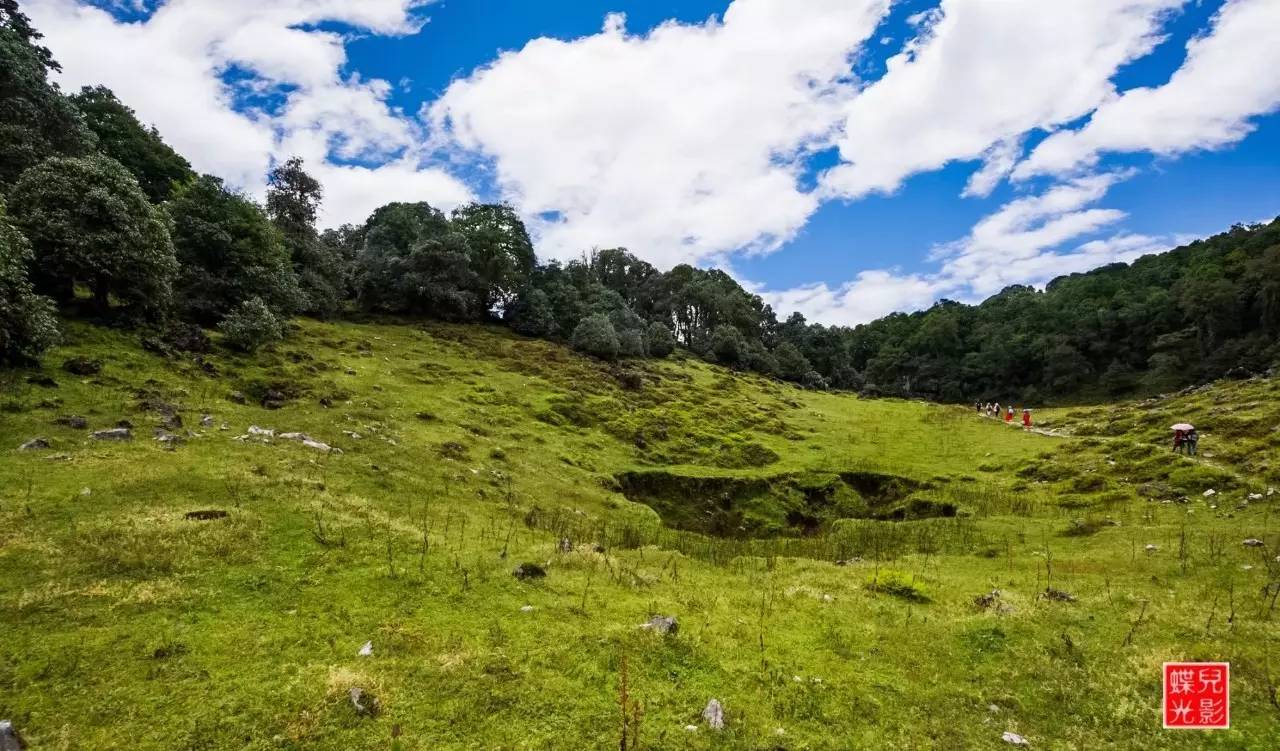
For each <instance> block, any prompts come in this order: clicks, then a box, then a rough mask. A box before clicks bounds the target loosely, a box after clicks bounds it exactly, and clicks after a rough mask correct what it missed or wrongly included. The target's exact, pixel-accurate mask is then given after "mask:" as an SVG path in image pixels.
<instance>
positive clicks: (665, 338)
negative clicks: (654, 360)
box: [644, 321, 676, 357]
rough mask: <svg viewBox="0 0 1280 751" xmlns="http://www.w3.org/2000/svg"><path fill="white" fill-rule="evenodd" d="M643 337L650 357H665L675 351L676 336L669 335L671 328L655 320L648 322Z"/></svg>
mask: <svg viewBox="0 0 1280 751" xmlns="http://www.w3.org/2000/svg"><path fill="white" fill-rule="evenodd" d="M644 338H645V347H646V348H647V349H648V350H649V356H650V357H666V356H667V355H670V354H671V353H672V352H675V351H676V338H675V337H674V336H672V335H671V329H668V328H667V327H666V326H663V325H662V324H661V323H658V322H657V321H654V322H653V323H651V324H649V328H648V329H647V330H646V331H645V337H644Z"/></svg>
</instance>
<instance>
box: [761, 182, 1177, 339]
mask: <svg viewBox="0 0 1280 751" xmlns="http://www.w3.org/2000/svg"><path fill="white" fill-rule="evenodd" d="M1128 176H1129V173H1126V172H1114V173H1108V174H1098V175H1086V176H1082V177H1079V178H1076V179H1074V180H1071V181H1069V182H1066V183H1063V184H1060V185H1056V186H1054V187H1052V188H1050V189H1048V190H1047V191H1045V192H1044V193H1042V194H1040V195H1035V196H1026V197H1022V198H1017V199H1015V200H1012V201H1009V202H1008V203H1006V204H1004V205H1003V206H1001V207H1000V208H999V209H998V210H997V211H995V212H993V213H992V214H990V215H988V216H986V217H984V218H983V219H982V220H981V221H979V222H978V223H977V224H975V225H974V227H973V229H972V230H970V232H969V234H968V235H967V236H965V237H964V238H962V239H960V240H956V241H954V242H951V243H946V244H944V245H941V246H939V247H937V248H935V249H934V252H933V254H932V256H931V258H932V260H934V261H935V262H937V263H938V264H939V266H938V268H937V270H936V271H933V272H931V273H914V274H904V273H901V272H898V271H896V270H884V269H881V270H875V271H863V272H860V273H858V274H857V275H856V276H855V277H854V279H853V281H850V282H847V283H845V284H843V285H840V286H838V287H836V288H835V289H832V288H831V287H830V286H829V285H826V284H810V285H803V286H800V287H796V288H793V289H788V290H777V291H769V290H758V291H759V294H760V295H761V297H763V298H764V299H765V301H766V302H769V303H770V304H771V305H773V306H774V308H775V309H778V310H783V311H786V310H799V311H800V312H802V313H804V314H805V316H806V317H808V318H811V319H813V320H816V321H821V322H823V323H832V324H843V325H850V324H856V323H863V322H866V321H870V320H872V319H874V318H878V317H880V316H884V315H887V314H889V313H892V312H895V311H905V310H919V309H921V308H925V307H928V306H929V305H930V304H931V303H933V302H935V301H937V300H939V299H941V298H944V297H946V298H950V299H953V300H960V301H962V302H971V303H972V302H978V301H981V300H982V299H984V298H986V297H989V296H990V295H992V294H995V293H996V292H999V291H1000V290H1001V289H1004V288H1005V287H1007V286H1009V285H1011V284H1032V285H1043V284H1045V283H1047V282H1049V281H1050V280H1052V279H1053V278H1055V277H1058V276H1062V275H1064V274H1073V273H1077V272H1082V271H1087V270H1089V269H1092V268H1096V267H1098V266H1103V265H1106V264H1109V263H1116V262H1128V261H1132V260H1134V259H1136V258H1138V257H1140V256H1143V255H1146V254H1148V253H1155V252H1159V251H1161V250H1164V249H1166V248H1169V247H1171V246H1173V245H1176V244H1178V243H1180V242H1185V241H1186V238H1185V237H1176V238H1171V237H1151V236H1147V235H1141V234H1134V233H1129V232H1124V231H1117V232H1114V233H1113V234H1111V235H1109V236H1107V237H1101V238H1095V239H1092V240H1088V241H1085V242H1082V243H1080V244H1078V245H1075V246H1074V247H1069V248H1067V249H1065V250H1064V249H1063V247H1064V246H1068V245H1070V244H1071V243H1073V242H1079V241H1080V240H1081V239H1083V238H1087V237H1090V236H1092V235H1096V234H1098V233H1099V232H1103V231H1108V230H1109V229H1110V228H1111V227H1113V226H1114V225H1115V224H1116V223H1117V222H1119V221H1120V220H1122V219H1123V218H1124V217H1125V214H1124V212H1122V211H1117V210H1115V209H1106V208H1096V207H1094V204H1095V203H1097V202H1098V201H1100V200H1101V199H1102V198H1103V197H1104V196H1105V195H1106V193H1107V191H1108V190H1109V189H1110V188H1111V186H1112V185H1114V184H1115V183H1117V182H1119V181H1121V180H1123V179H1125V178H1126V177H1128Z"/></svg>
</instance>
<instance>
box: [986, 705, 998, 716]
mask: <svg viewBox="0 0 1280 751" xmlns="http://www.w3.org/2000/svg"><path fill="white" fill-rule="evenodd" d="M987 711H988V712H990V713H991V714H998V713H999V712H1000V707H999V706H997V705H995V704H988V705H987Z"/></svg>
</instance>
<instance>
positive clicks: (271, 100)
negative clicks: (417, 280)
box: [26, 0, 1280, 323]
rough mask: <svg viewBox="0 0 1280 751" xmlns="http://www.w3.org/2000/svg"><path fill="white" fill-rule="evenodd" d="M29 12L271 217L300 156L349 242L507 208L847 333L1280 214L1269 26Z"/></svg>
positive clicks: (77, 73) (438, 12)
mask: <svg viewBox="0 0 1280 751" xmlns="http://www.w3.org/2000/svg"><path fill="white" fill-rule="evenodd" d="M26 6H27V7H28V11H29V12H30V13H31V14H32V16H33V18H34V20H35V21H36V23H37V24H38V25H39V27H40V28H41V29H42V30H43V31H45V32H46V34H47V37H48V39H47V41H48V43H49V45H50V46H51V47H52V48H53V50H54V53H55V55H56V56H57V57H58V58H59V60H61V61H62V63H63V65H64V68H65V71H64V74H63V79H62V83H63V85H64V86H68V87H73V86H79V85H82V84H86V83H105V84H106V85H108V86H110V87H112V88H113V89H115V90H116V91H117V93H118V94H119V95H120V96H121V97H122V99H124V100H125V101H126V102H127V103H129V104H130V105H132V106H133V107H134V108H135V109H137V111H138V112H139V114H140V116H141V117H142V118H143V119H144V120H147V121H149V122H154V123H155V124H156V125H157V126H158V127H159V128H160V130H161V132H162V134H163V135H164V136H165V137H166V139H167V140H169V141H170V142H171V143H173V144H174V145H175V146H176V147H177V148H179V150H180V151H182V152H183V153H184V154H186V155H187V156H188V157H189V158H191V159H192V161H193V163H194V164H196V166H197V167H198V168H200V169H202V170H204V171H210V172H214V173H216V174H219V175H221V176H223V177H225V178H227V179H228V180H229V181H231V182H232V183H233V184H236V185H238V186H240V187H242V188H243V189H244V190H246V191H247V192H249V193H251V194H260V192H261V190H262V176H263V175H264V174H265V171H266V169H268V168H269V166H270V164H271V163H273V162H274V161H278V160H279V159H282V158H284V157H286V156H288V155H289V154H295V153H296V154H301V155H303V156H304V158H305V159H306V160H307V162H308V164H309V165H310V166H311V168H312V170H313V171H314V172H316V174H317V176H318V177H319V178H320V179H321V180H322V182H323V183H324V184H325V185H326V189H327V194H328V201H327V204H326V211H325V221H326V222H328V223H331V224H336V223H340V222H343V221H360V220H361V219H362V218H363V217H364V216H366V215H367V214H368V212H369V211H370V210H371V209H372V208H374V207H376V206H377V205H379V204H381V203H384V202H386V201H389V200H427V201H430V202H432V203H433V204H435V205H439V206H441V207H443V208H449V207H451V206H453V205H456V204H457V203H460V202H463V201H466V200H472V199H479V200H506V201H510V202H512V203H513V204H514V205H516V206H517V208H519V209H521V211H522V212H524V213H525V215H526V220H527V221H528V222H529V224H530V227H531V228H532V230H533V231H534V233H535V237H536V238H537V241H538V245H539V249H540V252H541V253H542V254H543V255H544V257H548V258H550V257H556V258H567V257H573V256H574V255H577V254H579V253H581V252H583V251H586V250H588V249H589V248H590V247H592V246H602V247H603V246H612V245H625V246H627V247H628V248H629V249H631V250H632V251H633V252H634V253H636V254H637V255H639V256H641V257H644V258H646V259H648V260H650V261H651V262H653V263H655V264H656V265H658V266H660V267H669V266H671V265H673V264H675V263H680V262H689V263H696V264H700V265H716V266H721V267H723V268H726V269H727V270H729V271H730V272H731V273H732V274H734V275H735V276H736V277H737V278H738V279H740V280H741V281H742V282H743V283H744V284H746V285H748V286H750V287H752V288H753V289H756V290H757V291H759V292H760V293H761V294H762V295H763V296H765V298H766V299H767V300H768V301H769V302H771V303H773V304H774V306H775V307H776V308H778V309H780V310H781V311H783V312H789V311H790V310H792V309H798V310H801V311H802V312H804V313H805V314H806V315H808V316H810V317H811V318H814V319H817V320H822V321H826V322H831V323H856V322H858V321H861V320H867V319H868V318H870V317H873V316H876V315H882V314H884V313H887V312H890V311H892V310H897V309H913V308H919V307H924V306H927V305H929V304H930V303H931V302H932V301H934V300H937V299H940V298H943V297H947V298H951V299H962V300H968V301H976V300H980V299H982V298H983V297H985V296H986V295H989V294H991V293H993V292H995V291H998V289H999V288H1001V287H1002V286H1004V285H1006V284H1010V283H1031V284H1043V283H1044V282H1046V281H1048V279H1050V278H1052V277H1053V276H1055V275H1057V274H1060V273H1070V272H1073V271H1079V270H1083V269H1086V268H1091V267H1093V266H1096V265H1101V264H1103V263H1108V262H1112V261H1116V260H1121V261H1123V260H1130V259H1132V258H1134V257H1137V256H1138V255H1141V254H1143V253H1147V252H1154V251H1158V250H1161V249H1166V248H1168V247H1172V246H1173V245H1174V244H1177V243H1178V242H1181V241H1185V240H1186V239H1187V238H1191V237H1197V236H1204V235H1208V234H1212V233H1214V232H1218V231H1221V230H1223V229H1225V228H1227V227H1229V226H1230V225H1231V224H1233V223H1236V222H1253V221H1264V220H1269V219H1271V218H1272V217H1274V216H1276V215H1277V214H1278V213H1280V114H1276V107H1277V104H1280V83H1278V82H1277V79H1280V76H1277V75H1276V74H1275V72H1274V71H1275V70H1277V69H1280V67H1278V66H1280V53H1278V52H1277V51H1276V49H1275V48H1276V47H1277V46H1278V45H1276V44H1275V43H1274V40H1275V39H1276V38H1280V3H1276V2H1274V1H1273V0H1212V1H1210V0H1205V1H1203V2H1197V1H1196V0H1186V1H1185V2H1184V1H1182V0H1079V2H1075V1H1074V0H1073V2H1071V3H1049V4H1045V3H1041V2H1037V1H1036V0H1022V1H1017V2H1015V1H1012V0H1011V2H1007V3H997V4H992V3H983V2H981V0H944V1H943V2H941V3H939V2H927V1H924V0H903V1H902V2H896V3H894V2H889V1H888V0H812V2H806V3H794V2H787V1H786V0H736V2H732V3H731V2H728V1H727V0H719V1H718V2H711V1H708V0H681V1H676V0H656V1H650V2H635V1H632V0H611V1H599V0H580V1H576V2H570V1H568V0H548V1H545V2H536V3H534V2H527V1H524V0H443V1H442V2H435V3H427V4H423V3H421V2H416V1H415V0H366V1H365V2H362V3H326V2H316V1H315V0H280V1H279V2H275V3H260V2H257V3H255V2H249V0H220V1H219V2H212V1H211V0H208V1H206V0H171V1H170V2H167V3H155V2H147V1H145V0H138V1H135V0H100V1H99V2H96V3H88V2H79V1H77V0H30V1H29V2H28V3H26ZM261 6H270V7H265V8H264V7H261ZM503 53H505V54H503ZM500 55H501V57H500ZM980 171H981V173H982V174H981V175H979V176H978V177H976V178H975V173H979V172H980Z"/></svg>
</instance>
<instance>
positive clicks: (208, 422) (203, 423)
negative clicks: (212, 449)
mask: <svg viewBox="0 0 1280 751" xmlns="http://www.w3.org/2000/svg"><path fill="white" fill-rule="evenodd" d="M200 427H202V428H212V427H213V415H203V416H202V417H201V418H200Z"/></svg>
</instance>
